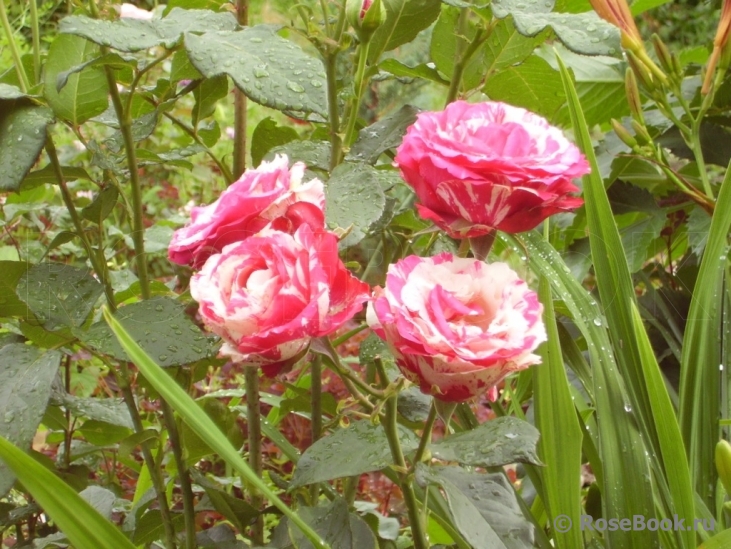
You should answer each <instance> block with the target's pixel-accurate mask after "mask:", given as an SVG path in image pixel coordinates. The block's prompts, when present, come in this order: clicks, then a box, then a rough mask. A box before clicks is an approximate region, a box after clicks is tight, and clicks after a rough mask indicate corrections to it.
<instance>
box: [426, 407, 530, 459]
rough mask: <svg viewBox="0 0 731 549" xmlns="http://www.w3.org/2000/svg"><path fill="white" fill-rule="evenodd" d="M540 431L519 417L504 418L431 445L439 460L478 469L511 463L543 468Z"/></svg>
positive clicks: (432, 451) (434, 454) (433, 453)
mask: <svg viewBox="0 0 731 549" xmlns="http://www.w3.org/2000/svg"><path fill="white" fill-rule="evenodd" d="M537 443H538V430H537V429H536V428H535V427H533V426H532V425H531V424H530V423H528V422H526V421H522V420H520V419H518V418H515V417H510V416H506V417H501V418H497V419H494V420H492V421H487V422H485V423H482V424H481V425H480V426H478V427H477V428H475V429H472V430H471V431H464V432H462V433H458V434H456V435H449V436H447V437H445V438H443V439H441V440H439V441H438V442H435V443H434V444H432V445H431V447H430V449H431V453H432V455H433V456H434V457H435V458H438V459H441V460H444V461H456V462H457V463H461V464H462V465H473V466H476V467H498V466H502V465H508V464H510V463H516V462H520V463H533V464H534V465H542V463H541V460H540V459H538V456H537V455H536V444H537Z"/></svg>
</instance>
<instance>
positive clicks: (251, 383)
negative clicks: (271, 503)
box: [244, 365, 264, 545]
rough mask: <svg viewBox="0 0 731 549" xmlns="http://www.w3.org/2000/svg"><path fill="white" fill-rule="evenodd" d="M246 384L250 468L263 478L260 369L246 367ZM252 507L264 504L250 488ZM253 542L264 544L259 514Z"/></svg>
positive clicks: (252, 532) (253, 531) (254, 528)
mask: <svg viewBox="0 0 731 549" xmlns="http://www.w3.org/2000/svg"><path fill="white" fill-rule="evenodd" d="M244 380H245V383H246V429H247V431H248V435H249V466H250V467H251V469H252V470H253V471H254V473H256V475H257V476H258V477H259V478H261V477H262V472H263V467H262V457H261V409H260V407H259V369H258V368H255V367H254V366H250V365H245V366H244ZM249 491H250V493H251V506H252V507H253V508H254V509H256V510H257V511H260V510H261V506H262V504H263V503H264V500H263V498H262V497H261V495H260V494H258V493H257V492H255V491H254V490H253V489H251V488H249ZM251 540H252V541H253V542H254V544H255V545H263V544H264V516H263V515H261V514H259V515H258V516H257V517H256V520H255V521H254V523H253V524H252V526H251Z"/></svg>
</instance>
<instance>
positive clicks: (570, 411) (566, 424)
mask: <svg viewBox="0 0 731 549" xmlns="http://www.w3.org/2000/svg"><path fill="white" fill-rule="evenodd" d="M538 298H539V300H540V301H541V303H543V321H544V323H545V325H546V332H547V334H548V341H547V342H546V344H545V345H543V346H542V347H541V349H540V350H539V354H540V356H541V358H542V362H543V363H542V365H539V366H537V367H535V368H533V394H534V399H535V418H536V427H537V428H538V430H539V431H540V433H541V439H540V442H539V451H540V456H541V459H542V460H543V462H544V463H545V464H546V467H545V469H543V470H542V471H541V476H542V477H543V487H544V490H543V494H544V495H545V498H546V501H545V502H544V503H545V504H546V510H547V512H548V516H549V518H550V523H551V524H553V521H554V520H555V519H556V517H558V516H559V515H565V516H568V517H569V519H571V524H580V520H581V485H580V483H579V481H578V479H580V478H581V442H582V432H581V427H580V426H579V421H578V418H577V417H576V410H575V409H574V403H573V401H572V400H571V391H570V390H569V380H568V378H567V377H566V369H565V367H564V361H563V354H562V353H561V342H560V340H559V336H558V328H557V327H556V316H555V313H554V311H553V297H552V296H551V286H550V283H549V282H548V279H547V278H545V277H542V278H541V282H540V285H539V290H538ZM553 539H554V543H555V545H556V547H558V548H560V549H574V548H576V547H581V546H582V545H583V539H582V533H581V530H580V529H579V528H570V529H569V530H568V531H567V532H563V531H560V530H559V529H554V531H553Z"/></svg>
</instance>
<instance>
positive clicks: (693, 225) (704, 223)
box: [688, 207, 711, 257]
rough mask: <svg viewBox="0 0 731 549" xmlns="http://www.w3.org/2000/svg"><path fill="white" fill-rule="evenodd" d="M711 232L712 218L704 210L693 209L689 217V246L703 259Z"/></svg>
mask: <svg viewBox="0 0 731 549" xmlns="http://www.w3.org/2000/svg"><path fill="white" fill-rule="evenodd" d="M710 230H711V216H710V215H708V213H707V212H706V211H704V210H703V209H702V208H699V207H695V208H693V210H692V211H691V212H690V215H689V216H688V245H689V246H690V249H691V250H692V251H693V253H694V254H695V255H697V256H698V257H701V256H702V255H703V250H705V249H706V242H708V233H709V232H710Z"/></svg>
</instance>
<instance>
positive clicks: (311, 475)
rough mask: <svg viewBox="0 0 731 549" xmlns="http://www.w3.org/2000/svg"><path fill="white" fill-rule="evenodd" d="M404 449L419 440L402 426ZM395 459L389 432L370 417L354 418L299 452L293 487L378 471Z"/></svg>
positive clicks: (411, 448)
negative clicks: (351, 421) (389, 440)
mask: <svg viewBox="0 0 731 549" xmlns="http://www.w3.org/2000/svg"><path fill="white" fill-rule="evenodd" d="M401 444H402V445H403V446H404V452H409V451H411V450H415V449H416V447H417V446H418V445H419V441H418V439H417V438H416V435H414V434H413V432H411V431H408V430H406V429H402V430H401ZM392 462H393V458H392V457H391V450H390V448H389V445H388V439H387V438H386V432H385V431H384V430H383V428H382V427H381V426H380V425H373V424H372V423H371V422H370V421H368V420H360V421H354V422H353V423H351V424H350V426H349V427H347V428H345V429H343V428H341V429H337V430H336V431H335V432H334V433H332V434H331V435H330V436H327V437H324V438H321V439H320V440H318V441H317V442H315V443H314V444H313V445H312V446H310V447H309V448H307V450H305V451H304V452H303V453H302V455H301V456H300V459H299V461H298V462H297V467H296V468H295V470H294V475H293V476H292V484H291V487H292V488H297V487H299V486H305V485H307V484H315V483H317V482H324V481H327V480H332V479H335V478H343V477H350V476H354V475H360V474H362V473H369V472H371V471H379V470H380V469H383V468H384V467H387V466H388V465H390V464H391V463H392Z"/></svg>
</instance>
